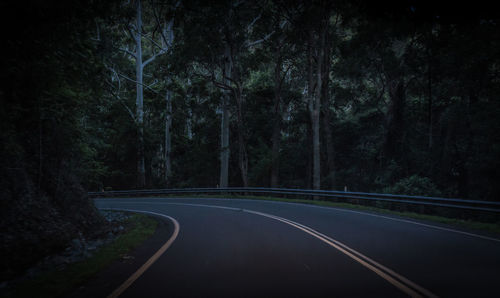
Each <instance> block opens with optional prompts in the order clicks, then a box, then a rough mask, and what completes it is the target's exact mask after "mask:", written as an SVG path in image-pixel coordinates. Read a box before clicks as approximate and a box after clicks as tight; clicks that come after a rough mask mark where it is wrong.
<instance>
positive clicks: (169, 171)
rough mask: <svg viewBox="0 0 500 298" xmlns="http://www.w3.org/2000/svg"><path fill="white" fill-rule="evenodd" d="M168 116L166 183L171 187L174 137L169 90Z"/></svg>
mask: <svg viewBox="0 0 500 298" xmlns="http://www.w3.org/2000/svg"><path fill="white" fill-rule="evenodd" d="M165 99H166V116H165V183H166V185H167V187H168V186H169V185H170V176H171V175H172V162H171V156H170V153H171V152H172V141H171V139H172V136H171V132H170V129H171V127H172V91H170V90H167V93H166V96H165Z"/></svg>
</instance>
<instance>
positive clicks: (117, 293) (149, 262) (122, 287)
mask: <svg viewBox="0 0 500 298" xmlns="http://www.w3.org/2000/svg"><path fill="white" fill-rule="evenodd" d="M110 209H115V210H123V211H131V212H141V213H149V214H154V215H158V216H162V217H165V218H168V219H169V220H171V221H172V222H173V223H174V233H173V234H172V236H171V237H170V239H168V241H167V242H165V244H163V245H162V247H160V249H159V250H158V251H157V252H156V253H155V254H154V255H153V256H152V257H151V258H149V260H147V262H146V263H144V264H143V265H142V266H141V267H140V268H139V269H138V270H137V271H136V272H134V274H132V275H131V276H130V277H129V278H128V279H127V280H126V281H125V282H124V283H123V284H121V285H120V286H119V287H118V288H117V289H116V290H114V291H113V293H111V294H110V295H109V296H108V298H115V297H118V296H120V295H121V294H122V293H123V292H124V291H125V290H126V289H127V288H128V287H129V286H130V285H131V284H132V283H133V282H134V281H136V280H137V279H138V278H139V277H140V276H141V275H142V274H143V273H144V272H145V271H146V270H148V268H149V267H151V265H153V263H154V262H156V260H158V258H160V256H161V255H162V254H163V253H164V252H165V251H166V250H167V249H168V248H169V247H170V245H172V243H173V242H174V240H175V238H177V235H179V229H180V226H179V223H178V222H177V220H175V219H174V218H172V217H170V216H168V215H164V214H160V213H156V212H150V211H141V210H130V209H117V208H110Z"/></svg>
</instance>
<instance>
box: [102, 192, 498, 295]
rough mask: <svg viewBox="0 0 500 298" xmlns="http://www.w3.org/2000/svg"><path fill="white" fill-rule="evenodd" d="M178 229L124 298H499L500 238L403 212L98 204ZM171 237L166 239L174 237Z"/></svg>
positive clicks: (260, 204)
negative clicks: (160, 219) (149, 215)
mask: <svg viewBox="0 0 500 298" xmlns="http://www.w3.org/2000/svg"><path fill="white" fill-rule="evenodd" d="M95 204H96V206H97V207H98V208H117V209H128V210H136V211H143V212H144V211H145V212H154V213H156V214H161V215H166V216H170V217H172V218H173V219H175V220H176V221H177V222H178V223H179V226H180V228H179V234H178V235H177V238H175V240H174V241H173V242H172V243H171V245H170V246H169V247H168V249H167V250H166V252H165V253H164V254H163V255H161V256H160V257H159V258H158V259H157V260H156V262H154V263H153V264H152V265H151V267H149V269H147V270H145V272H144V273H143V274H142V275H141V276H140V277H139V278H138V279H137V280H135V281H134V282H133V283H132V284H131V285H130V286H129V287H128V288H127V289H126V290H125V291H124V292H123V293H122V294H121V296H120V297H141V296H142V297H209V296H217V297H278V296H279V297H408V296H414V297H436V296H439V297H493V296H496V297H498V296H497V295H498V294H499V293H500V240H499V239H496V238H492V237H488V236H484V235H478V234H474V233H470V232H466V231H461V230H455V229H453V228H449V227H445V226H436V225H432V224H428V223H423V222H417V221H413V220H406V219H403V218H399V217H396V216H386V215H378V214H374V213H367V212H358V211H351V210H347V209H340V208H329V207H318V206H312V205H304V204H294V203H283V202H271V201H260V200H243V199H188V198H179V199H172V198H168V199H167V198H123V199H116V198H114V199H96V200H95ZM167 240H168V239H165V241H167Z"/></svg>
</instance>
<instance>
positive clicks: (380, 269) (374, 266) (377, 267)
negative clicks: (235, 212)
mask: <svg viewBox="0 0 500 298" xmlns="http://www.w3.org/2000/svg"><path fill="white" fill-rule="evenodd" d="M246 211H247V212H249V213H254V214H258V215H261V216H265V217H269V218H272V219H275V220H278V221H281V222H283V223H286V224H288V225H291V226H293V227H295V228H297V229H299V230H301V231H304V232H306V233H308V234H310V235H311V236H313V237H316V238H318V239H319V240H321V241H323V242H325V243H327V244H328V245H330V246H332V247H334V248H336V249H337V250H339V251H340V252H342V253H344V254H345V255H347V256H349V257H350V258H352V259H354V260H355V261H357V262H358V263H360V264H361V265H363V266H365V267H367V268H368V269H370V270H372V271H373V272H375V273H376V274H377V275H379V276H380V277H382V278H384V279H385V280H387V281H388V282H389V283H391V284H392V285H394V286H396V287H397V288H398V289H400V290H402V291H403V292H405V293H406V294H408V295H409V296H411V297H424V296H422V295H421V294H419V293H417V292H416V291H414V290H418V291H420V293H422V294H424V295H425V297H438V296H436V295H435V294H433V293H432V292H430V291H429V290H427V289H425V288H423V287H421V286H419V285H417V284H415V283H414V282H412V281H410V280H409V279H407V278H405V277H404V276H402V275H400V274H398V273H396V272H394V271H393V270H391V269H389V268H387V267H385V266H383V265H382V264H380V263H377V262H376V261H374V260H372V259H370V258H369V257H367V256H365V255H363V254H362V253H360V252H358V251H356V250H354V249H352V248H350V247H348V246H347V245H345V244H343V243H342V242H340V241H337V240H335V239H332V238H330V237H328V236H326V235H324V234H322V233H320V232H318V231H316V230H314V229H312V228H310V227H307V226H304V225H302V224H299V223H296V222H293V221H291V220H289V219H285V218H282V217H279V216H274V215H271V214H266V213H261V212H255V211H250V210H246ZM363 259H364V260H363ZM370 263H371V264H370ZM384 271H385V272H384ZM391 275H392V276H391ZM394 277H396V278H397V279H399V280H401V281H403V282H404V283H406V285H405V284H403V283H401V282H400V281H398V280H397V279H395V278H394ZM407 285H409V286H411V287H413V289H411V288H410V287H408V286H407Z"/></svg>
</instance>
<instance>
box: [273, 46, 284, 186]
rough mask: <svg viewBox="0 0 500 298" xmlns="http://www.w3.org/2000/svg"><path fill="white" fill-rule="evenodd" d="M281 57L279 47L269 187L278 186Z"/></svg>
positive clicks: (275, 70) (275, 79) (276, 66)
mask: <svg viewBox="0 0 500 298" xmlns="http://www.w3.org/2000/svg"><path fill="white" fill-rule="evenodd" d="M281 64H282V57H281V51H280V48H279V46H278V47H277V49H276V65H275V68H274V103H273V134H272V139H271V142H272V152H271V187H278V186H279V167H280V164H279V158H280V141H281V110H280V104H281V80H282V79H281V66H282V65H281Z"/></svg>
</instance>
